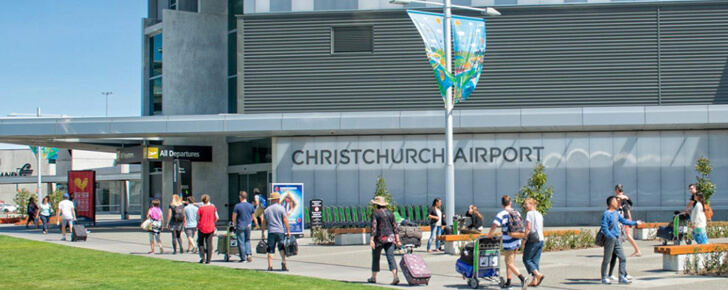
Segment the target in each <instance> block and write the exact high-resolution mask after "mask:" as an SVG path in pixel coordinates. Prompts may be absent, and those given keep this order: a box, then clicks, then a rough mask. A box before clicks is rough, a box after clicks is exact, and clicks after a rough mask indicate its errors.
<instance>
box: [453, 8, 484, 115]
mask: <svg viewBox="0 0 728 290" xmlns="http://www.w3.org/2000/svg"><path fill="white" fill-rule="evenodd" d="M452 31H453V50H454V51H453V75H454V76H455V78H454V80H455V81H454V82H455V91H454V93H453V101H454V103H458V102H462V101H465V100H466V99H467V98H468V96H470V94H471V93H472V92H473V91H474V90H475V87H476V86H477V85H478V80H479V79H480V72H481V71H482V69H483V60H484V59H485V20H484V19H480V18H472V17H463V16H456V15H453V17H452Z"/></svg>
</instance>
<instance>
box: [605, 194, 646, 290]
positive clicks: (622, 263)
mask: <svg viewBox="0 0 728 290" xmlns="http://www.w3.org/2000/svg"><path fill="white" fill-rule="evenodd" d="M619 206H620V204H619V198H617V197H616V196H614V195H612V196H610V197H608V198H607V210H605V211H604V214H602V224H601V229H600V231H602V234H604V237H605V238H606V241H605V242H604V257H603V258H602V283H603V284H611V283H612V282H613V280H614V278H613V277H612V276H607V267H609V264H610V262H611V260H612V259H613V257H612V256H616V258H619V280H618V281H619V283H620V284H629V283H632V280H631V279H630V277H628V275H627V258H626V256H625V255H624V250H623V249H622V242H621V241H620V239H619V237H620V232H619V223H621V224H624V225H630V226H636V225H639V224H642V221H637V222H633V221H630V220H627V219H625V218H624V217H622V216H621V215H619V213H618V212H617V210H618V209H619Z"/></svg>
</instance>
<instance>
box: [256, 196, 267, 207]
mask: <svg viewBox="0 0 728 290" xmlns="http://www.w3.org/2000/svg"><path fill="white" fill-rule="evenodd" d="M255 197H256V198H257V199H258V206H259V207H260V208H266V207H268V205H267V204H266V201H265V197H263V196H262V195H260V194H258V195H256V196H255Z"/></svg>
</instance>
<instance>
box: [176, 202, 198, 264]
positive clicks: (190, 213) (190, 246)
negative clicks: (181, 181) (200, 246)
mask: <svg viewBox="0 0 728 290" xmlns="http://www.w3.org/2000/svg"><path fill="white" fill-rule="evenodd" d="M184 224H185V235H186V236H187V253H189V252H190V251H192V252H193V253H197V246H195V245H196V243H195V233H196V232H197V206H196V205H195V198H194V197H193V196H191V195H190V196H188V197H187V206H185V222H184ZM180 248H181V246H180Z"/></svg>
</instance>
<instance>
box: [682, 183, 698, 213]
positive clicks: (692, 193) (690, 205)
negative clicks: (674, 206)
mask: <svg viewBox="0 0 728 290" xmlns="http://www.w3.org/2000/svg"><path fill="white" fill-rule="evenodd" d="M688 192H690V201H688V205H687V206H686V207H685V210H683V213H689V212H690V210H691V209H692V208H693V206H695V194H697V193H698V187H697V186H695V184H692V183H691V184H690V185H688Z"/></svg>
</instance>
